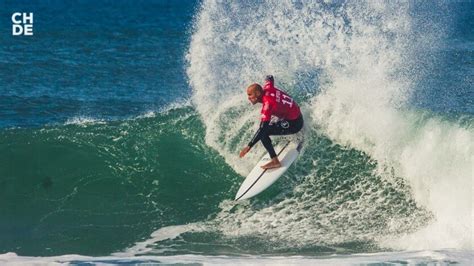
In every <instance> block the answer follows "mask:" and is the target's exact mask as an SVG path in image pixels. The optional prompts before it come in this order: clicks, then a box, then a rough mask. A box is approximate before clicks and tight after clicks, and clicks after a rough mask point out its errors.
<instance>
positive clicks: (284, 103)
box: [261, 81, 301, 122]
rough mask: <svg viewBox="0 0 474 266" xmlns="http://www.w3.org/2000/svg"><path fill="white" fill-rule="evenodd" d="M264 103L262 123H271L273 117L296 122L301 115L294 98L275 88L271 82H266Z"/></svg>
mask: <svg viewBox="0 0 474 266" xmlns="http://www.w3.org/2000/svg"><path fill="white" fill-rule="evenodd" d="M262 101H263V106H262V111H261V113H262V120H261V121H262V122H266V121H270V119H271V118H272V115H274V116H276V117H278V118H281V119H285V120H295V119H297V118H298V117H299V116H300V115H301V111H300V107H299V106H298V104H296V102H295V101H294V100H293V98H291V97H290V96H288V94H286V93H284V92H283V91H281V90H279V89H277V88H275V86H274V85H273V83H272V82H271V81H267V82H265V85H264V87H263V98H262Z"/></svg>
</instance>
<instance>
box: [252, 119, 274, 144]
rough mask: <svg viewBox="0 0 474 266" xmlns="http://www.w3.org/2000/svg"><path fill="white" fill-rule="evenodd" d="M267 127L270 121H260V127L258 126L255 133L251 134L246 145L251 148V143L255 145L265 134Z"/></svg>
mask: <svg viewBox="0 0 474 266" xmlns="http://www.w3.org/2000/svg"><path fill="white" fill-rule="evenodd" d="M269 127H270V121H262V122H260V127H259V128H258V130H257V132H255V135H254V136H253V138H252V140H251V141H250V142H249V144H248V146H249V147H250V148H252V147H253V145H255V143H257V142H258V141H259V140H261V139H262V137H263V136H264V135H266V134H267V132H268V128H269Z"/></svg>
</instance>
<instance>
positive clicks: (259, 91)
mask: <svg viewBox="0 0 474 266" xmlns="http://www.w3.org/2000/svg"><path fill="white" fill-rule="evenodd" d="M247 96H248V99H249V101H250V102H251V103H252V104H256V103H258V102H262V96H263V88H262V86H260V85H259V84H258V83H254V84H252V85H250V86H248V88H247Z"/></svg>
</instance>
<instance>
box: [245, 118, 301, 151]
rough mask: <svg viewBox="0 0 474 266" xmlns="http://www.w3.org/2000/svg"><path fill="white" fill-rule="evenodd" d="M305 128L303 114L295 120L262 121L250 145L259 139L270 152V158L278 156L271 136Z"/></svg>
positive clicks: (291, 132) (292, 132)
mask: <svg viewBox="0 0 474 266" xmlns="http://www.w3.org/2000/svg"><path fill="white" fill-rule="evenodd" d="M302 128H303V116H302V115H300V116H299V117H298V118H297V119H295V120H279V121H277V122H275V123H270V121H264V122H260V128H259V129H258V130H257V132H256V133H255V135H254V137H253V138H252V140H251V141H250V142H249V144H248V146H249V147H250V148H252V147H253V145H255V143H257V142H258V141H259V140H261V141H262V144H263V146H264V147H265V149H266V150H267V151H268V153H269V154H270V158H274V157H276V156H277V154H276V153H275V149H274V148H273V145H272V140H271V139H270V137H269V136H272V135H290V134H295V133H297V132H299V131H300V130H301V129H302Z"/></svg>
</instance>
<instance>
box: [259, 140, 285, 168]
mask: <svg viewBox="0 0 474 266" xmlns="http://www.w3.org/2000/svg"><path fill="white" fill-rule="evenodd" d="M261 141H262V144H263V147H265V149H266V150H267V152H268V154H269V155H270V158H271V161H270V162H268V163H267V164H265V165H262V166H261V167H262V168H263V169H270V168H278V167H281V163H280V160H278V156H277V154H276V152H275V149H274V148H273V145H272V140H271V139H270V137H269V136H268V135H265V136H263V137H262V139H261Z"/></svg>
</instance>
